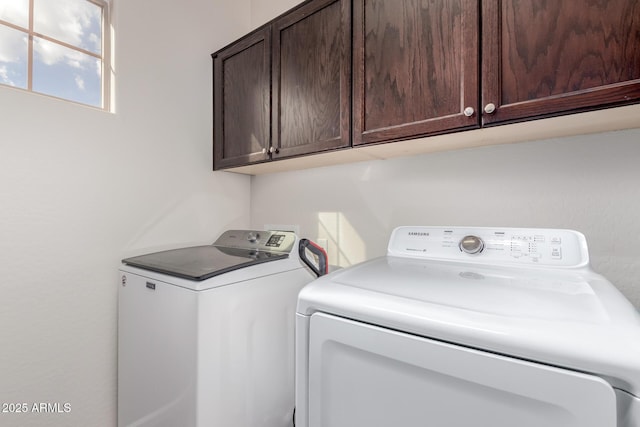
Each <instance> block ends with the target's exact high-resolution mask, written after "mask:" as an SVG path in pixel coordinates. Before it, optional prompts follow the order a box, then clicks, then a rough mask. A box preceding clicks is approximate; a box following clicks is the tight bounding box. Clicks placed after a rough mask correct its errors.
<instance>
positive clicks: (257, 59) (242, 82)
mask: <svg viewBox="0 0 640 427" xmlns="http://www.w3.org/2000/svg"><path fill="white" fill-rule="evenodd" d="M213 76H214V79H213V88H214V89H213V110H214V117H213V127H214V131H213V138H214V144H213V168H214V169H221V168H226V167H231V166H238V165H244V164H248V163H253V162H259V161H264V160H266V159H268V158H269V156H268V150H269V147H270V144H271V125H270V118H271V31H270V29H269V28H265V29H263V30H261V31H258V32H256V33H253V34H251V35H250V36H248V37H245V38H243V39H242V40H240V41H239V42H237V43H235V44H234V45H232V46H230V47H228V48H226V49H224V50H221V51H220V52H218V53H216V54H214V55H213Z"/></svg>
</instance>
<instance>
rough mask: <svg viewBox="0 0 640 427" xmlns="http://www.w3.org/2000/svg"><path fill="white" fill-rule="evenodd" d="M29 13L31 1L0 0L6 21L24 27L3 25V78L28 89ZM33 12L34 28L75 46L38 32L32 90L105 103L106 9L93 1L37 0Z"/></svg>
mask: <svg viewBox="0 0 640 427" xmlns="http://www.w3.org/2000/svg"><path fill="white" fill-rule="evenodd" d="M28 14H29V0H0V20H3V21H5V22H7V23H9V24H13V25H15V26H18V27H20V29H18V28H12V27H11V26H8V25H6V24H5V25H0V83H2V84H6V85H10V86H15V87H19V88H23V89H26V88H28V67H27V63H28V58H27V56H28V51H29V50H28V46H29V34H28V31H29V28H28V22H29V19H28ZM33 14H34V16H33V29H32V31H33V32H35V33H36V34H42V35H43V36H44V37H47V38H50V39H53V40H55V41H58V42H61V43H64V44H66V45H68V46H70V47H67V46H65V45H63V44H58V43H56V42H54V41H50V40H46V39H43V38H41V37H38V36H37V35H34V37H33V58H32V61H33V62H32V66H33V69H32V90H33V91H34V92H40V93H44V94H48V95H53V96H57V97H60V98H64V99H69V100H72V101H76V102H81V103H83V104H88V105H93V106H96V107H100V106H101V105H102V64H103V63H102V60H101V58H100V56H101V54H102V8H101V7H100V6H99V5H96V4H94V3H92V2H89V1H87V0H55V1H53V0H33ZM73 48H78V49H80V50H75V49H73ZM83 50H84V51H85V52H83ZM86 52H88V53H92V54H94V55H97V56H98V57H95V56H92V55H90V54H88V53H86Z"/></svg>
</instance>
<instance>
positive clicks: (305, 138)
mask: <svg viewBox="0 0 640 427" xmlns="http://www.w3.org/2000/svg"><path fill="white" fill-rule="evenodd" d="M349 4H350V2H349V1H347V0H325V1H315V2H311V3H309V4H308V5H305V6H302V7H301V8H299V9H297V10H295V11H294V12H292V13H290V14H288V15H286V16H285V17H284V18H282V19H280V20H278V21H276V22H275V23H274V30H273V31H274V33H273V37H274V55H273V58H274V61H273V83H272V87H273V96H274V109H273V112H272V121H273V123H274V129H273V131H274V134H273V145H274V146H275V148H276V149H277V151H276V152H274V153H273V157H274V158H279V157H286V156H295V155H300V154H308V153H312V152H317V151H323V150H328V149H333V148H338V147H346V146H348V145H349V133H350V126H349V111H350V93H349V87H350V70H351V69H350V67H351V62H350V61H351V59H350V58H351V55H350V40H349V36H350V32H349V28H350V17H351V13H350V6H349Z"/></svg>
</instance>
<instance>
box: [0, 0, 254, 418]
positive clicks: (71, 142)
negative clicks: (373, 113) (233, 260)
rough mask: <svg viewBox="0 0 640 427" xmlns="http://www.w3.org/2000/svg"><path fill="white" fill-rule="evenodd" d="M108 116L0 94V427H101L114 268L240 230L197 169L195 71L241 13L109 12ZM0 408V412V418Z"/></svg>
mask: <svg viewBox="0 0 640 427" xmlns="http://www.w3.org/2000/svg"><path fill="white" fill-rule="evenodd" d="M114 12H115V18H116V19H115V20H114V37H115V46H114V48H115V53H116V57H115V61H114V65H115V85H116V86H115V89H116V94H117V97H116V100H115V105H116V113H115V114H111V113H106V112H103V111H98V110H94V109H91V108H86V107H83V106H78V105H74V104H70V103H67V102H63V101H59V100H54V99H51V98H47V97H43V96H40V95H35V94H30V93H26V92H23V91H18V90H13V89H10V88H6V87H0V124H1V127H2V131H1V136H0V259H1V261H0V403H23V402H24V403H27V404H28V405H29V411H31V409H32V406H31V405H32V404H33V403H51V404H56V403H58V404H60V405H61V406H60V409H62V410H64V407H63V406H62V405H64V404H65V403H68V404H69V405H70V409H71V412H70V413H62V414H58V413H53V414H52V413H27V414H14V415H10V414H6V413H0V425H2V426H8V427H25V426H48V427H51V426H64V427H67V426H92V427H93V426H96V427H101V426H115V425H116V350H117V349H116V327H117V304H116V302H117V299H116V296H117V278H118V276H117V268H118V266H119V260H120V259H121V258H123V257H125V256H128V255H132V254H136V253H142V252H146V251H150V250H153V249H159V248H164V247H169V246H179V245H186V244H192V243H193V244H196V243H204V242H207V243H208V242H211V241H213V240H214V239H215V238H216V237H217V235H218V234H219V232H220V231H221V230H223V229H225V228H228V227H234V226H235V227H245V226H247V225H248V221H249V215H248V209H249V178H247V177H245V176H240V175H234V174H227V173H214V172H211V115H212V107H211V103H212V101H211V58H210V56H209V55H210V54H211V52H213V51H214V50H216V49H218V48H220V47H222V46H223V45H225V44H226V43H228V42H230V41H231V40H233V39H234V38H236V37H239V36H240V35H242V34H243V33H245V32H246V31H248V29H249V1H248V0H247V1H242V0H241V1H233V2H231V1H227V0H213V1H210V0H195V1H191V2H189V7H185V6H184V4H183V3H182V2H178V1H168V2H167V1H164V2H154V1H149V0H136V1H122V2H118V1H116V2H115V9H114ZM0 409H1V408H0Z"/></svg>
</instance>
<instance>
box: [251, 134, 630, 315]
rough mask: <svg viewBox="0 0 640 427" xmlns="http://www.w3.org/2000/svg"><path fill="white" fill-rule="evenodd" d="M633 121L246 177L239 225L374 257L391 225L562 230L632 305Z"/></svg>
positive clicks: (342, 259) (337, 257)
mask: <svg viewBox="0 0 640 427" xmlns="http://www.w3.org/2000/svg"><path fill="white" fill-rule="evenodd" d="M639 142H640V129H635V130H627V131H617V132H609V133H604V134H594V135H588V136H578V137H571V138H564V139H556V140H547V141H536V142H527V143H520V144H511V145H502V146H493V147H483V148H476V149H468V150H459V151H450V152H441V153H434V154H427V155H421V156H415V157H409V158H397V159H393V160H380V161H372V162H363V163H356V164H352V165H342V166H333V167H325V168H318V169H311V170H306V171H299V172H287V173H277V174H270V175H261V176H256V177H254V178H253V179H252V183H251V222H252V224H253V226H254V227H262V226H263V225H264V224H267V223H276V224H296V225H300V232H301V234H302V235H303V236H305V237H309V238H314V239H315V238H326V239H328V240H329V256H330V261H331V263H333V264H340V265H343V266H346V265H350V264H353V263H356V262H359V261H362V260H365V259H368V258H371V257H375V256H379V255H383V254H384V253H385V251H386V244H387V240H388V238H389V235H390V233H391V230H392V229H393V228H394V227H396V226H399V225H445V226H446V225H452V226H453V225H458V226H465V225H468V226H501V227H507V226H512V227H544V228H571V229H576V230H579V231H581V232H583V233H584V234H585V235H586V237H587V241H588V244H589V249H590V255H591V262H592V266H593V268H594V269H595V270H596V271H598V272H600V273H601V274H604V275H605V276H607V277H608V278H609V279H610V280H611V281H612V282H613V283H614V284H616V285H617V286H618V288H619V289H620V290H621V291H622V292H623V293H624V294H625V295H626V296H627V297H628V298H629V299H630V300H631V301H632V303H633V304H634V305H635V306H636V307H640V281H639V280H638V277H640V245H638V238H639V237H640V220H638V218H640V167H638V164H639V163H640V144H639Z"/></svg>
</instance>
